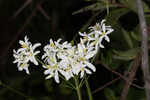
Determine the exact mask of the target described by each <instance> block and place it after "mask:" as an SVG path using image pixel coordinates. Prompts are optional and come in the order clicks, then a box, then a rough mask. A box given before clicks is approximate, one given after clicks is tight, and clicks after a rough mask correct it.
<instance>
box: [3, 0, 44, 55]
mask: <svg viewBox="0 0 150 100" xmlns="http://www.w3.org/2000/svg"><path fill="white" fill-rule="evenodd" d="M43 1H44V0H41V1H40V2H39V3H38V4H37V5H36V8H34V9H33V11H32V14H31V15H30V16H29V17H28V18H27V19H26V21H25V22H24V24H23V25H22V27H21V28H20V29H19V30H18V32H17V34H16V35H15V37H14V38H13V40H12V41H11V42H10V43H9V44H8V46H7V48H6V49H5V50H4V53H3V54H6V53H5V52H6V51H8V50H9V48H11V46H12V45H13V44H14V43H15V42H16V41H17V39H18V37H19V36H20V34H21V33H22V32H23V31H24V28H25V26H26V25H27V24H29V22H30V21H31V19H32V18H33V17H34V16H35V15H36V11H37V7H38V6H39V5H41V4H42V3H43Z"/></svg>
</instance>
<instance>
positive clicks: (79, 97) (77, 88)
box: [74, 77, 82, 100]
mask: <svg viewBox="0 0 150 100" xmlns="http://www.w3.org/2000/svg"><path fill="white" fill-rule="evenodd" d="M74 80H75V85H76V91H77V95H78V100H82V97H81V91H80V87H79V82H78V78H77V77H74Z"/></svg>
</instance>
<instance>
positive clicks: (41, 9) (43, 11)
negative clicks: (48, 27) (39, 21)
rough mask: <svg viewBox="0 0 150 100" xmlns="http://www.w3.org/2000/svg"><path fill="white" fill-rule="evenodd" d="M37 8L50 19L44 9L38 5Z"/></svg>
mask: <svg viewBox="0 0 150 100" xmlns="http://www.w3.org/2000/svg"><path fill="white" fill-rule="evenodd" d="M37 9H38V10H39V11H40V12H41V13H42V14H43V16H44V17H45V18H46V19H47V20H50V16H49V15H48V14H47V13H46V12H45V10H44V9H43V8H42V7H41V6H40V5H39V6H38V7H37Z"/></svg>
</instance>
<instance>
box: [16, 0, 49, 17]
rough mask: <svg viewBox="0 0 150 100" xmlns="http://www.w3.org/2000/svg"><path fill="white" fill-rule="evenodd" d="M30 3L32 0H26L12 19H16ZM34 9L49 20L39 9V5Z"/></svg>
mask: <svg viewBox="0 0 150 100" xmlns="http://www.w3.org/2000/svg"><path fill="white" fill-rule="evenodd" d="M31 2H32V0H26V2H25V3H24V4H23V5H22V6H21V7H20V8H19V9H18V10H17V11H16V13H15V14H14V16H13V17H14V18H16V17H17V16H18V15H19V14H20V13H21V12H22V11H23V10H24V9H25V8H26V7H27V6H28V5H29V4H31ZM36 8H37V9H38V10H39V11H40V12H41V13H42V14H43V16H44V17H45V18H46V19H47V20H50V17H49V16H48V14H47V13H46V12H45V10H44V9H43V8H42V7H41V5H38V6H37V7H36Z"/></svg>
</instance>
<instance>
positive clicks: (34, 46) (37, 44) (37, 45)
mask: <svg viewBox="0 0 150 100" xmlns="http://www.w3.org/2000/svg"><path fill="white" fill-rule="evenodd" d="M39 46H41V43H36V44H34V45H33V47H32V48H33V50H35V49H36V48H37V47H39Z"/></svg>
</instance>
